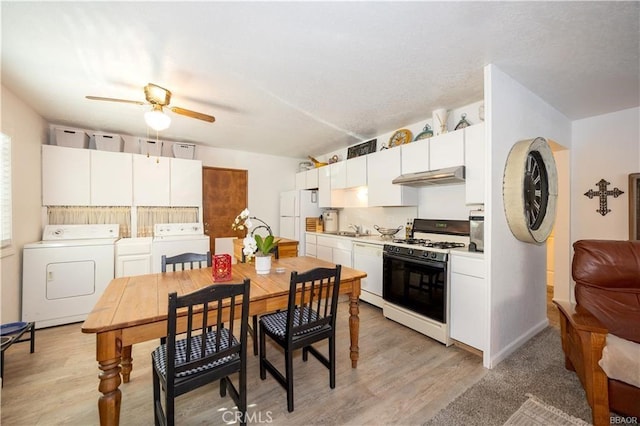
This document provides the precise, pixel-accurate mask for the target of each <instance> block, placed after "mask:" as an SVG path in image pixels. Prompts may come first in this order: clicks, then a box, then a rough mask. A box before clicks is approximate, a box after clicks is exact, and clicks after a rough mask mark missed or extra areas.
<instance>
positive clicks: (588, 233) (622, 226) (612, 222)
mask: <svg viewBox="0 0 640 426" xmlns="http://www.w3.org/2000/svg"><path fill="white" fill-rule="evenodd" d="M639 117H640V108H631V109H627V110H623V111H618V112H613V113H610V114H605V115H600V116H597V117H590V118H587V119H584V120H578V121H574V122H573V125H572V132H573V150H572V160H571V161H572V163H571V164H572V169H573V174H572V179H571V199H572V206H571V210H572V216H571V225H572V226H571V236H572V242H573V241H577V240H581V239H617V240H627V239H629V188H628V186H629V174H630V173H638V172H640V123H639V120H640V119H639ZM600 179H605V180H606V181H608V182H611V184H610V185H609V186H608V187H607V189H609V190H613V189H614V188H618V189H620V190H621V191H624V194H622V195H620V196H619V197H618V198H613V196H609V197H607V204H608V208H609V209H611V212H609V213H607V214H606V215H605V216H602V215H600V213H597V212H596V210H597V209H598V208H599V201H598V197H594V198H593V199H589V198H588V197H586V196H585V195H584V193H585V192H587V191H589V190H590V189H593V190H594V191H597V190H598V187H597V186H596V183H597V182H598V181H599V180H600Z"/></svg>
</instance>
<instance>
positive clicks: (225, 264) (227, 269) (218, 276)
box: [213, 254, 231, 281]
mask: <svg viewBox="0 0 640 426" xmlns="http://www.w3.org/2000/svg"><path fill="white" fill-rule="evenodd" d="M230 280H231V256H230V255H228V254H215V255H214V256H213V281H230Z"/></svg>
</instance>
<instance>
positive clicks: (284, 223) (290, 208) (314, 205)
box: [279, 190, 322, 256]
mask: <svg viewBox="0 0 640 426" xmlns="http://www.w3.org/2000/svg"><path fill="white" fill-rule="evenodd" d="M321 213H322V210H321V209H320V207H318V191H310V190H296V191H286V192H282V193H280V234H279V236H280V237H282V238H288V239H291V240H296V241H298V256H304V255H305V231H306V219H307V218H308V217H319V216H320V214H321Z"/></svg>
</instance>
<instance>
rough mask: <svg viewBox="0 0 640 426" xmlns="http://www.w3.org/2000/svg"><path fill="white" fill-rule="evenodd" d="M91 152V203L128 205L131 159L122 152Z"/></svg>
mask: <svg viewBox="0 0 640 426" xmlns="http://www.w3.org/2000/svg"><path fill="white" fill-rule="evenodd" d="M89 152H90V153H91V184H90V185H91V205H92V206H130V205H131V203H132V201H133V159H132V155H131V154H126V153H122V152H110V151H96V150H89Z"/></svg>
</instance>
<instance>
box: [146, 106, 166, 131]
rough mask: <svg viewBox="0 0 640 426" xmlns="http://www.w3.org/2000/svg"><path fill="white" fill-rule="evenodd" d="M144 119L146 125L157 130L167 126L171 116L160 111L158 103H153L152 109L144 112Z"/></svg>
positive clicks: (164, 128)
mask: <svg viewBox="0 0 640 426" xmlns="http://www.w3.org/2000/svg"><path fill="white" fill-rule="evenodd" d="M144 121H145V123H147V126H149V127H151V128H152V129H153V130H155V131H158V132H159V131H161V130H166V129H168V128H169V125H170V124H171V117H169V116H168V115H167V114H165V113H164V112H162V107H161V106H160V105H154V106H153V110H151V111H147V112H145V113H144Z"/></svg>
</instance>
